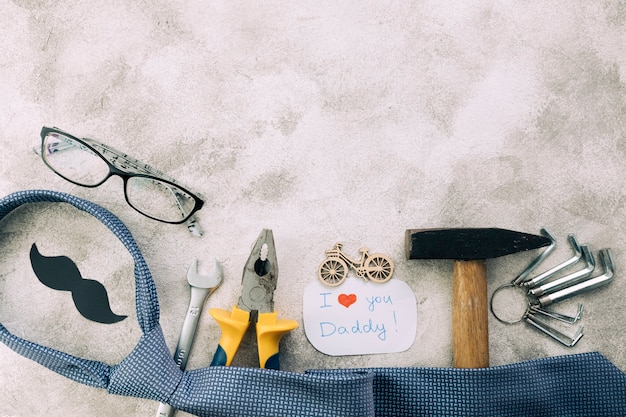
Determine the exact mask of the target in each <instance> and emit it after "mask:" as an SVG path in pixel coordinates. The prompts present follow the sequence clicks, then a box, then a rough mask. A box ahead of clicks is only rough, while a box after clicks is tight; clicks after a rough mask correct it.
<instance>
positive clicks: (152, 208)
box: [37, 126, 204, 236]
mask: <svg viewBox="0 0 626 417" xmlns="http://www.w3.org/2000/svg"><path fill="white" fill-rule="evenodd" d="M37 151H38V152H37V153H38V154H40V155H41V158H42V159H43V161H44V163H45V164H46V165H47V166H48V167H49V168H50V169H51V170H53V171H54V172H55V173H56V174H57V175H59V176H60V177H62V178H64V179H66V180H68V181H69V182H71V183H74V184H76V185H80V186H83V187H91V188H93V187H97V186H99V185H101V184H102V183H104V182H105V181H106V180H107V179H109V177H111V176H112V175H117V176H119V177H121V178H122V180H123V181H124V197H125V198H126V202H127V203H128V204H129V205H130V206H131V207H132V208H134V209H135V210H137V211H138V212H139V213H141V214H143V215H144V216H146V217H149V218H151V219H154V220H158V221H161V222H164V223H173V224H180V223H184V222H185V221H187V227H188V228H189V230H190V232H191V233H193V234H195V235H199V236H200V235H202V231H201V229H200V226H199V225H198V224H197V223H196V221H195V218H194V217H192V216H193V215H194V213H195V212H197V211H198V210H200V209H201V208H202V205H203V204H204V201H203V200H202V199H201V198H200V197H198V195H196V194H194V193H192V192H191V191H189V190H187V189H186V188H183V187H182V186H181V185H180V184H178V183H177V182H176V181H175V180H174V179H172V178H169V177H166V176H165V174H163V173H162V172H160V171H158V170H156V169H154V168H152V167H150V166H149V165H146V164H144V163H143V162H140V161H138V160H136V159H135V158H132V157H130V156H128V155H126V154H125V153H123V152H120V151H118V150H115V149H113V148H111V147H110V146H108V145H105V144H103V143H99V142H96V141H94V140H92V139H89V138H82V139H79V138H77V137H75V136H72V135H70V134H68V133H66V132H64V131H62V130H60V129H57V128H49V127H45V126H44V127H43V128H42V129H41V148H40V149H37Z"/></svg>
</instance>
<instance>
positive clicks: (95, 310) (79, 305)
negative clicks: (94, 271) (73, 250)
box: [30, 243, 127, 324]
mask: <svg viewBox="0 0 626 417" xmlns="http://www.w3.org/2000/svg"><path fill="white" fill-rule="evenodd" d="M30 262H31V264H32V266H33V271H35V275H37V278H38V279H39V281H41V283H42V284H43V285H45V286H46V287H49V288H52V289H53V290H59V291H70V292H71V293H72V299H73V300H74V305H75V306H76V309H77V310H78V312H79V313H80V314H82V315H83V316H84V317H85V318H87V319H89V320H92V321H95V322H98V323H105V324H111V323H117V322H118V321H121V320H124V319H125V318H126V317H127V316H118V315H117V314H115V313H113V312H112V311H111V306H110V304H109V296H108V295H107V290H106V288H104V286H103V285H102V284H101V283H99V282H98V281H94V280H92V279H85V278H83V277H82V276H81V274H80V271H79V270H78V267H77V266H76V264H75V263H74V261H72V260H71V259H70V258H68V257H67V256H43V255H42V254H40V253H39V249H37V245H35V244H34V243H33V246H32V247H31V248H30Z"/></svg>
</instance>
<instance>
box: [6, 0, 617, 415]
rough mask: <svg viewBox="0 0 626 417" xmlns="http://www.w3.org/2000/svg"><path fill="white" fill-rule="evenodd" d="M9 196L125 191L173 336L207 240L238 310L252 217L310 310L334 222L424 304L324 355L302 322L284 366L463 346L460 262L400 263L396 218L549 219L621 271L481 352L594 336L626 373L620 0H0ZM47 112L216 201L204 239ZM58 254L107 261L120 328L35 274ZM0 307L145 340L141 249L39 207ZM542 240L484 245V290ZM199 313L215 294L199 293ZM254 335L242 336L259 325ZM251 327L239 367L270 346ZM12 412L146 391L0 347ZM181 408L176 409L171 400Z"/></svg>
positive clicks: (293, 297)
mask: <svg viewBox="0 0 626 417" xmlns="http://www.w3.org/2000/svg"><path fill="white" fill-rule="evenodd" d="M0 17H1V19H2V22H3V23H2V24H1V25H0V39H2V45H1V46H0V81H1V83H0V92H1V97H2V99H1V100H0V156H1V161H2V162H1V164H0V192H1V194H2V195H6V194H8V193H10V192H13V191H18V190H24V189H33V188H44V189H51V190H58V191H64V192H69V193H72V194H75V195H77V196H79V197H83V198H86V199H88V200H90V201H93V202H95V203H98V204H100V205H102V206H104V207H106V208H108V209H109V210H111V211H113V212H114V213H115V214H116V215H118V216H119V218H120V219H121V220H122V221H123V222H124V223H125V224H126V225H127V226H128V227H129V229H130V230H131V231H132V233H133V235H134V236H135V238H136V240H137V241H138V243H139V245H140V246H141V249H142V251H143V254H144V256H145V258H146V260H147V262H148V265H149V266H150V268H151V270H152V273H153V275H154V279H155V281H156V284H157V287H158V294H159V299H160V303H161V317H162V318H161V324H162V326H163V329H164V332H165V334H166V337H167V340H168V344H169V346H170V347H171V349H172V350H173V349H174V346H175V344H176V339H177V337H178V333H179V330H180V325H181V323H182V318H183V316H184V313H185V310H186V305H187V300H188V289H187V284H186V281H185V273H186V270H187V267H188V265H189V264H190V262H191V261H192V259H193V258H194V257H197V258H200V259H201V260H202V259H203V258H207V257H209V256H213V257H216V258H218V259H220V260H221V262H222V263H223V265H224V270H225V282H224V284H223V286H222V287H221V288H220V289H219V290H218V291H216V292H215V293H214V294H213V296H212V297H211V298H210V300H209V302H208V303H207V306H206V307H207V308H209V307H221V308H227V309H229V308H230V307H231V306H232V305H233V304H234V303H235V301H236V297H237V293H238V290H239V288H240V280H241V272H242V268H243V264H244V262H245V260H246V258H247V256H248V253H249V250H250V248H251V245H252V243H253V242H254V240H255V239H256V237H257V236H258V234H259V232H260V230H261V229H262V228H271V229H273V231H274V237H275V239H276V245H277V248H278V260H279V264H280V277H279V288H278V290H277V293H276V307H277V310H278V311H279V313H280V314H281V316H284V317H286V318H294V319H296V320H298V321H299V322H301V321H302V292H303V290H304V288H305V287H306V286H307V285H308V283H310V282H311V281H313V280H316V279H317V277H316V271H317V267H318V264H319V263H320V262H321V261H322V260H323V259H324V250H325V249H328V248H330V247H331V246H332V245H333V244H334V243H335V242H343V243H344V248H345V250H346V251H347V252H349V253H352V254H354V255H356V254H357V249H358V248H359V247H360V246H368V247H369V248H370V249H372V250H375V251H377V252H383V253H386V254H388V255H389V256H391V257H392V258H393V259H394V261H395V263H396V273H395V276H394V278H393V279H398V280H403V281H405V282H406V283H407V284H408V285H409V286H410V287H411V288H412V290H413V291H414V293H415V296H416V299H417V302H418V315H417V317H416V320H417V335H416V338H415V342H414V344H413V346H412V347H411V348H410V349H409V350H407V351H405V352H402V353H394V354H382V355H365V356H349V357H331V356H327V355H324V354H322V353H319V352H317V351H316V350H315V349H314V348H313V347H312V346H311V344H310V343H309V342H308V341H307V339H306V337H305V334H304V331H303V326H300V327H299V328H298V329H297V330H295V331H293V332H292V333H291V334H289V335H288V336H287V337H285V339H283V344H282V351H281V353H282V365H283V369H285V370H288V371H293V372H302V371H304V370H305V369H309V368H335V367H357V366H358V367H362V366H426V367H433V366H436V367H449V366H452V359H451V358H452V353H451V336H450V293H451V279H450V274H451V264H450V263H449V262H445V261H423V262H417V261H406V260H405V259H404V230H405V229H407V228H422V227H460V226H463V227H491V226H497V227H504V228H509V229H515V230H521V231H526V232H531V233H537V232H539V230H540V228H541V227H544V226H545V227H546V228H548V229H549V230H550V232H551V233H552V234H553V235H555V236H556V237H557V238H558V240H559V242H560V244H559V246H558V247H557V250H556V252H555V254H554V255H552V256H551V257H550V258H549V259H548V260H547V261H546V263H545V264H544V265H543V266H542V267H541V268H539V270H541V269H544V270H545V269H547V267H549V266H551V265H555V264H557V263H559V262H561V261H563V260H565V259H566V258H567V257H569V256H570V251H569V248H568V246H567V244H566V240H565V239H566V237H567V235H568V234H569V233H575V234H576V236H577V237H578V239H579V240H580V241H581V242H583V243H588V244H589V245H590V247H591V248H592V249H593V250H594V251H597V250H598V249H601V248H604V247H609V248H611V249H612V250H613V255H614V258H615V262H616V268H617V272H616V275H615V279H614V282H613V283H612V284H611V285H610V287H607V288H604V289H600V290H597V291H594V292H592V293H589V294H586V295H583V296H580V297H577V299H576V300H568V301H564V302H562V303H559V305H557V306H555V309H556V310H558V311H561V312H564V313H570V312H572V311H573V310H575V308H576V305H577V303H578V302H582V303H583V304H584V306H585V316H584V319H583V325H584V326H585V336H584V337H583V339H582V340H581V341H580V343H579V344H578V345H576V346H575V347H574V348H572V349H568V348H565V347H563V346H561V345H559V344H557V343H555V342H554V341H552V340H551V339H549V338H547V337H545V336H544V335H542V334H540V333H539V332H537V331H536V330H533V329H531V328H529V327H528V326H525V325H523V324H519V325H515V326H506V325H503V324H501V323H499V322H497V321H496V320H495V319H494V318H493V317H492V316H490V324H489V330H490V345H491V364H492V365H494V366H496V365H502V364H508V363H513V362H518V361H523V360H528V359H534V358H542V357H547V356H553V355H562V354H571V353H577V352H586V351H599V352H601V353H602V354H603V355H605V356H606V357H607V358H608V359H610V360H611V361H612V362H613V363H615V364H616V365H617V366H618V367H619V368H621V369H622V370H626V343H625V342H626V336H625V332H624V328H625V326H626V325H625V324H624V311H623V300H624V295H625V294H626V277H625V276H624V275H623V272H622V271H623V270H624V265H625V262H626V258H625V255H624V248H625V247H626V233H625V232H624V224H626V206H625V203H626V198H625V196H624V189H625V187H626V179H625V178H624V175H623V173H624V172H625V168H626V125H625V124H624V118H625V115H626V102H625V100H626V99H625V93H626V86H625V84H624V79H625V77H626V31H625V24H626V3H624V2H623V1H617V0H616V1H599V2H570V1H563V0H557V1H536V2H514V1H507V2H494V1H488V0H479V1H470V2H444V3H442V2H437V1H411V2H409V1H399V2H390V1H383V2H380V1H376V2H306V1H296V2H288V4H287V3H285V2H260V3H259V2H254V3H253V2H249V3H245V2H234V3H231V2H218V3H210V2H209V3H207V2H201V1H194V0H191V1H178V0H173V1H155V2H144V1H141V2H126V1H121V0H114V1H107V2H103V1H97V2H91V1H80V0H63V1H36V0H14V1H4V2H2V5H1V6H0ZM42 125H48V126H52V125H54V126H58V127H60V128H62V129H65V130H67V131H69V132H71V133H73V134H75V135H78V136H89V137H92V138H94V139H98V140H101V141H103V142H105V143H108V144H109V145H111V146H114V147H116V148H118V149H121V150H124V151H126V152H128V153H129V154H131V155H133V156H135V157H137V158H139V159H141V160H143V161H145V162H147V163H149V164H152V165H153V166H155V167H157V168H159V169H161V170H163V171H165V172H167V173H169V174H170V175H171V176H173V177H175V178H177V179H178V180H180V181H181V182H182V183H184V184H186V185H188V186H189V187H190V188H193V189H195V190H197V191H199V192H200V193H202V194H203V195H204V196H205V197H206V201H207V203H206V206H205V207H204V208H203V209H202V210H201V211H200V212H199V215H198V218H199V220H200V222H201V224H202V226H203V228H204V229H205V232H206V234H205V236H204V237H202V238H200V239H197V238H194V237H193V236H191V235H190V234H188V233H187V231H186V230H185V228H184V227H180V226H171V225H166V224H162V223H158V222H154V221H151V220H149V219H147V218H145V217H142V216H141V215H139V214H137V213H136V212H135V211H133V210H132V209H131V208H130V207H128V206H127V204H126V203H125V201H124V197H123V193H122V184H121V181H120V180H119V179H118V178H113V179H111V180H109V181H108V182H107V183H105V184H104V185H102V186H101V187H99V188H97V189H86V188H81V187H77V186H73V185H72V184H70V183H68V182H66V181H64V180H63V179H61V178H60V177H58V176H55V175H54V174H53V173H52V172H51V171H50V170H49V169H47V168H46V167H45V166H44V164H43V163H42V162H41V160H40V159H39V157H38V156H37V155H36V154H35V153H33V151H32V147H33V146H35V145H37V144H38V143H39V131H40V129H41V126H42ZM33 242H37V243H38V246H39V248H40V250H41V252H42V253H43V254H52V253H57V252H61V253H62V254H65V255H67V256H70V257H72V258H73V259H75V260H77V261H80V262H81V263H82V265H84V268H85V271H84V275H85V276H87V277H92V278H94V279H96V278H99V279H102V280H103V281H104V282H105V283H106V285H107V287H108V289H109V291H110V297H111V299H112V300H113V302H114V306H113V309H114V311H116V312H118V313H120V314H129V315H130V316H131V317H129V319H127V320H124V321H123V322H120V323H119V324H117V325H111V326H105V325H98V324H94V323H91V322H88V321H86V320H84V319H83V318H82V317H80V316H79V315H78V314H77V313H76V312H75V310H74V308H73V306H72V305H71V303H69V305H68V303H67V298H64V297H65V295H64V294H62V293H58V292H55V291H51V290H49V289H47V288H45V287H43V286H42V285H41V284H39V283H37V282H36V280H35V281H33V280H34V275H33V272H32V269H31V266H30V263H29V261H28V249H29V248H30V245H31V244H32V243H33ZM0 244H2V249H1V251H2V252H1V253H2V262H0V285H1V287H0V301H1V302H0V316H1V319H0V322H2V323H3V324H4V325H5V326H6V327H7V328H8V329H9V330H11V331H12V332H14V333H15V334H17V335H18V336H21V337H24V338H27V339H29V340H33V341H36V342H38V343H42V344H46V345H48V346H52V347H54V348H57V349H59V350H63V351H67V352H70V353H73V354H76V355H80V356H83V357H86V358H89V359H97V360H103V361H106V362H107V363H111V364H114V363H117V362H119V361H120V360H121V359H122V358H123V357H124V356H125V355H126V354H128V353H129V352H130V351H131V350H132V348H133V346H134V345H135V343H136V342H137V340H138V338H139V330H138V328H137V326H136V325H135V323H134V322H133V320H134V313H133V308H134V306H133V291H134V285H133V281H132V262H131V260H130V257H129V256H128V254H127V253H126V252H125V250H124V248H123V247H122V246H121V245H120V244H119V242H117V241H116V240H115V239H114V238H113V236H112V235H110V234H109V233H108V232H107V231H106V230H105V229H104V227H103V226H102V225H100V224H99V223H98V222H97V221H96V220H94V219H92V218H89V217H88V216H86V215H82V214H81V213H77V212H76V210H74V209H72V208H69V207H65V206H60V205H45V206H32V207H26V208H24V209H22V210H20V211H19V212H17V213H15V214H14V215H12V216H11V217H10V218H9V219H6V220H5V221H3V222H2V224H1V225H0ZM536 254H537V253H536V252H534V253H524V254H520V255H514V256H509V257H506V258H499V259H495V260H490V261H488V268H489V274H490V288H489V290H490V292H492V291H493V290H494V289H495V288H496V287H498V286H499V285H501V284H503V283H505V282H508V281H510V280H511V279H512V278H513V277H514V276H515V275H516V274H518V273H519V272H520V271H521V270H522V269H523V268H524V267H525V266H526V265H527V264H528V262H529V261H530V260H531V259H532V258H533V257H534V256H535V255H536ZM205 310H206V309H205ZM218 338H219V329H218V327H217V325H216V324H215V322H214V321H213V320H212V319H211V318H210V317H209V316H208V314H207V313H206V312H205V313H204V315H203V316H202V320H201V322H200V328H199V334H198V338H197V340H196V344H195V346H194V352H193V355H192V358H191V360H190V363H189V368H190V369H191V368H197V367H203V366H207V365H208V364H209V363H210V360H211V357H212V354H213V352H214V349H215V347H216V344H217V340H218ZM250 341H251V342H252V340H250ZM255 355H256V351H255V347H254V343H253V342H252V343H251V345H250V346H246V347H245V348H243V349H242V351H241V352H240V353H239V355H238V357H237V359H236V364H237V365H240V366H254V365H255V364H256V362H255V361H256V357H255ZM0 397H1V398H0V408H1V409H0V416H11V417H27V416H28V417H30V416H42V415H46V416H112V415H117V416H128V417H130V416H147V415H154V413H155V412H156V407H157V404H156V403H154V402H152V401H147V400H142V399H135V398H124V397H118V396H112V395H108V394H107V393H106V392H104V391H102V390H98V389H94V388H89V387H86V386H81V385H79V384H77V383H74V382H71V381H69V380H66V379H64V378H63V377H60V376H58V375H56V374H54V373H53V372H51V371H48V370H46V369H44V368H42V367H40V366H39V365H37V364H35V363H33V362H31V361H29V360H26V359H24V358H22V357H20V356H18V355H17V354H15V353H14V352H13V351H11V350H9V349H8V348H6V347H5V346H4V345H2V346H0ZM179 415H184V413H180V414H179Z"/></svg>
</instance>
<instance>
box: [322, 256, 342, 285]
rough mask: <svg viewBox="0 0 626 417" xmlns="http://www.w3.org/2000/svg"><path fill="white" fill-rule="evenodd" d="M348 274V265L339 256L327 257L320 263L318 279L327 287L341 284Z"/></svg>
mask: <svg viewBox="0 0 626 417" xmlns="http://www.w3.org/2000/svg"><path fill="white" fill-rule="evenodd" d="M347 274H348V265H346V263H345V262H344V261H342V260H341V259H339V258H327V259H326V260H325V261H324V262H322V263H321V265H320V267H319V270H318V276H319V279H320V281H322V282H323V283H324V284H326V285H328V286H329V287H336V286H337V285H339V284H341V283H342V282H343V281H344V280H345V279H346V275H347Z"/></svg>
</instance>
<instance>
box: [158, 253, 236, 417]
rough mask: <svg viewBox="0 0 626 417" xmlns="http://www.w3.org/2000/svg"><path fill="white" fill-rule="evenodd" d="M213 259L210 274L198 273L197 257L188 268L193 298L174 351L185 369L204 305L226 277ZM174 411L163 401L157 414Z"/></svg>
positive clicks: (167, 415)
mask: <svg viewBox="0 0 626 417" xmlns="http://www.w3.org/2000/svg"><path fill="white" fill-rule="evenodd" d="M211 261H212V262H213V270H212V271H211V272H210V273H209V275H200V274H199V273H198V260H197V259H194V261H193V262H192V263H191V265H190V266H189V269H188V270H187V282H188V283H189V289H190V292H191V298H190V300H189V307H188V308H187V315H186V316H185V321H184V322H183V328H182V329H181V331H180V336H179V338H178V344H177V345H176V351H175V352H174V360H175V361H176V364H177V365H178V367H179V368H180V369H182V370H185V367H186V366H187V360H188V359H189V352H190V351H191V345H192V343H193V339H194V336H195V334H196V329H197V328H198V321H199V320H200V312H201V311H202V306H203V305H204V302H205V301H206V299H207V298H208V297H209V295H211V293H213V291H215V290H216V289H217V287H219V286H220V285H221V284H222V280H223V279H224V273H223V271H222V266H221V265H220V263H219V262H218V261H217V260H215V259H211ZM174 411H175V409H174V408H173V407H171V406H169V405H168V404H164V403H161V404H160V405H159V409H158V410H157V414H156V416H157V417H171V416H173V415H174Z"/></svg>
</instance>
